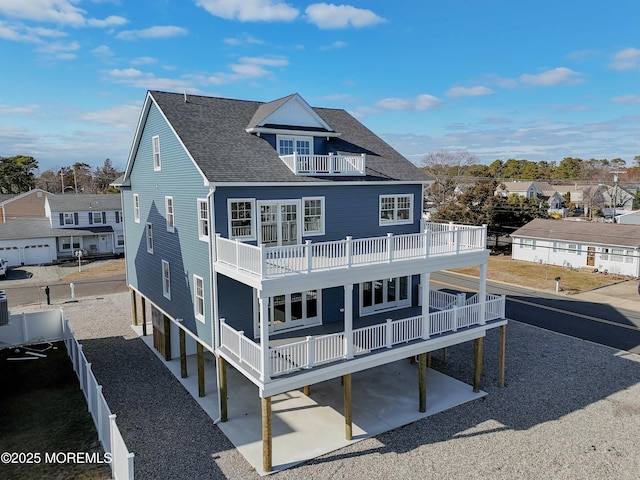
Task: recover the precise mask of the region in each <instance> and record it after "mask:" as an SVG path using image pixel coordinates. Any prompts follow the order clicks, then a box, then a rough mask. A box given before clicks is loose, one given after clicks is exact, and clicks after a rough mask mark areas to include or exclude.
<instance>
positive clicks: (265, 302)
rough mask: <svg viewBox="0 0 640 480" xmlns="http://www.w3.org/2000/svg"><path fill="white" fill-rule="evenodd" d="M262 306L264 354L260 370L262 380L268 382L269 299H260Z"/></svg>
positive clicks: (261, 324) (261, 322)
mask: <svg viewBox="0 0 640 480" xmlns="http://www.w3.org/2000/svg"><path fill="white" fill-rule="evenodd" d="M258 303H259V304H260V318H259V319H258V321H259V322H260V351H261V353H262V362H261V364H262V365H261V367H262V368H261V369H260V380H261V381H263V382H266V381H268V380H269V379H270V378H271V377H270V376H269V299H268V298H262V297H258Z"/></svg>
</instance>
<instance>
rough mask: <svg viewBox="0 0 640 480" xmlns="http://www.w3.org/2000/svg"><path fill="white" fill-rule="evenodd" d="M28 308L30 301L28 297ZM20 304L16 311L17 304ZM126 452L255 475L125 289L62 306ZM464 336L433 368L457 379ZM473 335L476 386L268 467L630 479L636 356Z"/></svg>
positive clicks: (636, 465)
mask: <svg viewBox="0 0 640 480" xmlns="http://www.w3.org/2000/svg"><path fill="white" fill-rule="evenodd" d="M29 308H31V309H38V308H40V307H38V306H32V307H29ZM25 310H26V309H25ZM65 312H66V314H67V316H68V317H69V319H70V320H71V322H72V324H73V327H74V329H75V331H76V334H77V336H78V338H79V339H80V340H81V341H82V343H83V345H84V351H85V353H86V355H87V358H88V359H89V361H90V362H92V364H93V370H94V372H95V374H96V377H97V378H98V381H99V382H100V383H102V385H103V388H104V390H103V392H104V395H105V397H106V399H107V402H108V403H109V405H110V407H111V410H112V411H113V412H115V413H116V414H117V422H118V425H119V427H120V430H121V431H122V434H123V437H124V439H125V442H126V443H127V446H128V447H129V449H130V451H132V452H134V453H135V473H136V478H137V479H164V478H167V479H168V478H176V479H182V478H184V479H211V478H230V479H248V478H260V477H259V475H258V474H257V473H256V472H255V471H253V470H252V469H251V467H250V465H249V464H248V463H247V462H246V461H245V460H244V458H243V457H242V456H241V455H240V454H239V453H238V452H237V451H236V450H235V449H234V447H233V445H232V444H231V443H230V442H229V441H228V440H227V438H226V437H225V436H224V434H222V432H221V431H220V430H219V429H218V427H217V426H215V425H214V424H213V423H212V421H211V419H210V418H209V417H208V416H207V415H206V414H205V413H204V412H203V411H202V410H201V409H200V407H199V406H198V405H197V403H196V402H195V400H194V399H193V398H192V397H191V396H190V395H189V394H188V393H187V392H186V390H184V389H183V387H182V386H181V385H180V383H179V382H178V381H177V380H176V379H175V378H174V377H173V375H172V374H171V373H170V372H169V371H168V370H167V369H166V368H165V367H164V366H163V364H162V362H161V361H160V360H159V359H158V358H157V357H156V355H155V354H154V353H153V352H151V351H150V350H149V348H148V347H147V346H146V345H145V344H144V343H143V342H142V341H141V340H140V339H138V338H136V336H135V334H134V332H133V331H132V329H131V327H130V326H129V323H130V308H129V295H128V294H127V293H120V294H113V295H105V296H104V297H102V298H100V299H91V298H87V299H80V301H79V302H78V303H76V304H69V305H67V306H65ZM472 349H473V344H472V343H470V344H466V345H465V344H463V345H458V346H456V347H453V348H450V349H449V362H448V364H446V365H444V364H443V363H442V362H441V361H440V360H439V354H438V353H434V363H433V367H434V368H435V369H437V370H440V371H442V372H444V373H446V374H448V375H451V376H452V377H454V378H458V379H460V380H462V381H465V382H468V381H469V379H471V378H473V364H472V358H473V355H472ZM497 351H498V332H497V331H495V330H492V331H490V332H489V334H488V336H487V338H486V340H485V356H484V359H485V360H484V373H483V377H482V388H483V389H484V390H485V391H486V392H488V394H489V395H488V396H487V397H485V398H483V399H482V400H479V401H475V402H470V403H467V404H464V405H462V406H460V407H457V408H454V409H452V410H449V411H446V412H443V413H440V414H437V415H434V416H432V417H429V418H427V419H424V420H421V421H419V422H416V423H413V424H411V425H408V426H406V427H403V428H400V429H397V430H394V431H391V432H387V433H384V434H382V435H378V436H376V437H374V438H370V439H366V440H363V441H361V442H358V443H356V444H354V445H352V446H350V447H347V448H344V449H341V450H338V451H336V452H333V453H330V454H328V455H325V456H323V457H319V458H316V459H314V460H311V461H309V462H307V463H306V464H303V465H300V466H297V467H294V468H292V469H289V470H286V471H284V472H281V473H277V474H275V475H276V477H277V478H282V479H300V478H310V479H329V478H335V479H343V478H352V479H384V480H388V479H390V478H405V479H418V478H420V479H424V478H433V479H473V478H478V479H488V478H490V479H546V478H548V479H554V480H556V479H563V478H566V479H577V478H579V479H594V480H596V479H597V480H601V479H621V480H624V479H629V480H631V479H634V480H635V479H637V478H638V475H639V472H640V442H639V441H638V438H640V384H639V383H638V382H640V356H638V355H634V354H629V353H627V352H620V351H616V350H614V349H611V348H608V347H603V346H600V345H596V344H592V343H587V342H584V341H582V340H577V339H574V338H570V337H566V336H563V335H559V334H555V333H552V332H549V331H545V330H541V329H537V328H535V327H531V326H528V325H524V324H520V323H518V322H515V321H512V322H510V324H509V326H508V328H507V370H506V380H507V384H506V386H505V388H498V387H497V386H496V380H497V372H498V367H497V356H498V355H497Z"/></svg>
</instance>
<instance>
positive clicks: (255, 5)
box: [196, 0, 300, 22]
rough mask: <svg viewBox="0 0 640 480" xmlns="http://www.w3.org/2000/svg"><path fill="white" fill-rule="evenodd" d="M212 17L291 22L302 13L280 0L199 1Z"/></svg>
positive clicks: (246, 20)
mask: <svg viewBox="0 0 640 480" xmlns="http://www.w3.org/2000/svg"><path fill="white" fill-rule="evenodd" d="M196 5H198V6H199V7H202V8H204V9H205V10H206V11H207V12H209V13H210V14H211V15H214V16H216V17H221V18H226V19H227V20H239V21H241V22H290V21H292V20H295V19H296V18H297V17H298V14H299V13H300V12H299V10H298V9H297V8H294V7H292V6H291V5H289V4H288V3H285V2H280V1H278V0H197V1H196Z"/></svg>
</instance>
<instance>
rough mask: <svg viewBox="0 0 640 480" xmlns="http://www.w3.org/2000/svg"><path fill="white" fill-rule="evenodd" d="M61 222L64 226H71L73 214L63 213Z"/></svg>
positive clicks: (73, 221) (73, 220)
mask: <svg viewBox="0 0 640 480" xmlns="http://www.w3.org/2000/svg"><path fill="white" fill-rule="evenodd" d="M63 220H64V224H65V225H73V224H74V223H75V219H74V215H73V213H65V214H64V216H63Z"/></svg>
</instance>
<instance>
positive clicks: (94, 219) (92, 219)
mask: <svg viewBox="0 0 640 480" xmlns="http://www.w3.org/2000/svg"><path fill="white" fill-rule="evenodd" d="M89 223H90V224H92V225H95V224H100V223H103V222H102V212H89Z"/></svg>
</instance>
